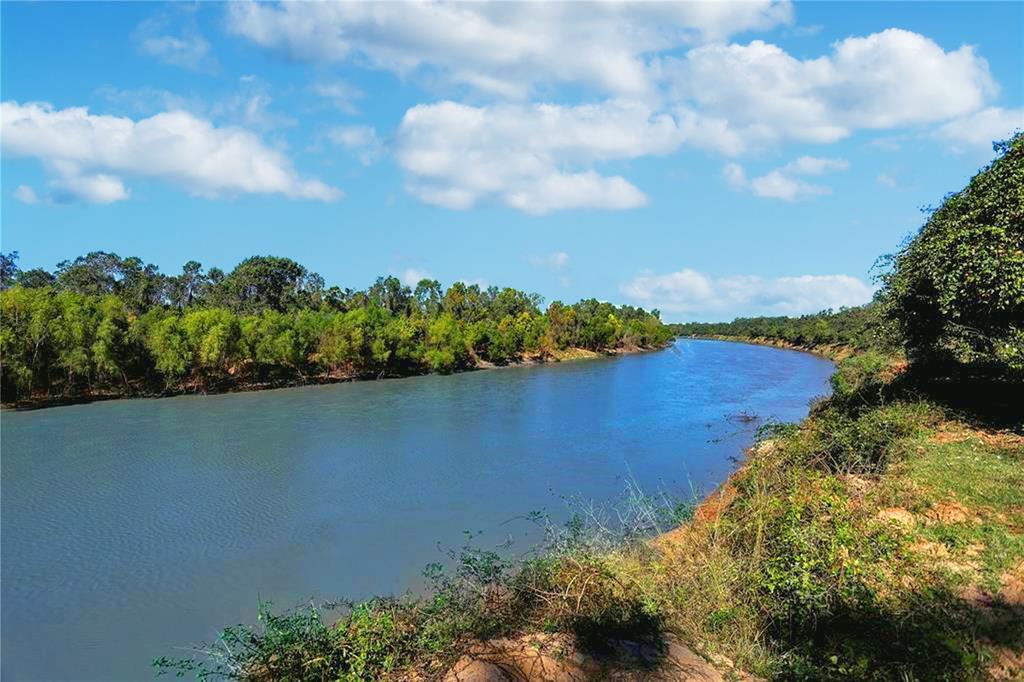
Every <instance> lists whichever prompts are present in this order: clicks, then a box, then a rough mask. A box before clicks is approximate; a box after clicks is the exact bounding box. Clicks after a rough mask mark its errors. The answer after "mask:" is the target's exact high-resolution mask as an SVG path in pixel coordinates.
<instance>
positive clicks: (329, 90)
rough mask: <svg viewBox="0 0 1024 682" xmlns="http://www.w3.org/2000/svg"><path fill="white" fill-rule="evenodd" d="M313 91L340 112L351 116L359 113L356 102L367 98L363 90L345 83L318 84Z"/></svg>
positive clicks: (313, 87)
mask: <svg viewBox="0 0 1024 682" xmlns="http://www.w3.org/2000/svg"><path fill="white" fill-rule="evenodd" d="M311 90H312V91H313V93H314V94H316V95H319V96H320V97H323V98H325V99H328V100H330V101H331V104H333V105H334V107H335V108H336V109H337V110H338V111H341V112H342V113H345V114H349V115H353V114H357V113H359V109H358V108H356V105H355V102H356V100H360V99H362V98H363V97H364V96H365V94H364V93H363V91H362V90H360V89H359V88H357V87H355V86H353V85H349V84H348V83H345V82H344V81H333V82H330V83H316V84H314V85H313V86H312V87H311Z"/></svg>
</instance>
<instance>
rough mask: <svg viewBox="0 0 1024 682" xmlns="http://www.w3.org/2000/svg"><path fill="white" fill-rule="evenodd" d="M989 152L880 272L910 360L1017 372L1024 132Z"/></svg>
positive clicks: (1023, 265)
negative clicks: (990, 366) (981, 166)
mask: <svg viewBox="0 0 1024 682" xmlns="http://www.w3.org/2000/svg"><path fill="white" fill-rule="evenodd" d="M996 151H997V157H996V159H995V160H994V161H993V162H992V163H991V164H990V165H989V166H987V167H986V168H984V169H983V170H981V171H980V172H979V173H978V174H977V175H975V176H974V177H973V178H971V180H970V182H969V183H968V185H967V187H966V188H964V189H963V190H961V191H960V192H957V193H956V194H952V195H950V196H948V197H946V199H945V200H944V201H943V202H942V205H941V206H939V208H938V209H936V210H935V211H934V212H933V213H932V214H931V216H930V217H929V218H928V221H927V222H926V223H925V225H924V227H922V228H921V231H920V232H919V233H918V234H917V236H916V237H914V239H912V240H911V241H910V242H909V243H907V244H906V246H905V247H904V248H902V249H901V250H900V251H899V252H898V253H896V254H895V255H894V256H892V257H891V259H890V261H889V265H890V268H889V270H888V271H887V272H886V273H885V274H884V275H883V277H882V280H883V282H884V284H885V288H884V291H883V293H882V301H883V307H884V311H885V314H886V316H887V317H888V319H889V320H891V321H892V322H894V323H895V324H896V325H897V326H898V328H899V330H900V331H901V332H902V337H903V339H904V342H905V345H906V347H907V350H908V353H909V355H910V357H911V358H912V359H915V360H918V361H925V362H933V361H937V362H949V361H954V362H960V363H982V364H994V365H997V366H1001V367H1005V368H1008V369H1010V370H1011V371H1017V372H1021V371H1024V134H1022V133H1018V134H1017V135H1016V136H1015V137H1014V138H1013V139H1012V140H1010V141H1008V142H1004V143H1000V144H998V145H996Z"/></svg>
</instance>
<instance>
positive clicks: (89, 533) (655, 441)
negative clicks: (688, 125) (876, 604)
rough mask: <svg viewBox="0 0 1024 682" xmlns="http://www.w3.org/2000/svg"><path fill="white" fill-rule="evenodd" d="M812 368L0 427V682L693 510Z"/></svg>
mask: <svg viewBox="0 0 1024 682" xmlns="http://www.w3.org/2000/svg"><path fill="white" fill-rule="evenodd" d="M831 372H832V364H831V363H830V362H828V361H826V360H823V359H821V358H818V357H815V356H812V355H808V354H806V353H799V352H795V351H788V350H779V349H774V348H765V347H760V346H753V345H746V344H737V343H727V342H720V341H704V340H680V341H677V342H676V344H675V346H674V347H673V348H671V349H667V350H662V351H658V352H652V353H643V354H637V355H627V356H623V357H617V358H602V359H596V360H583V361H576V362H567V363H561V364H554V365H545V366H535V367H514V368H505V369H497V370H492V371H481V372H470V373H465V374H460V375H456V376H426V377H415V378H409V379H400V380H388V381H378V382H363V383H351V384H338V385H332V386H313V387H305V388H292V389H281V390H273V391H262V392H253V393H238V394H228V395H216V396H182V397H176V398H165V399H144V400H122V401H111V402H103V403H93V404H88V405H75V406H67V407H55V408H50V409H45V410H38V411H27V412H9V411H5V412H4V413H3V414H2V416H0V451H2V455H0V482H2V495H0V506H2V508H0V524H2V528H0V530H2V553H0V563H2V581H3V584H2V621H3V622H2V642H0V645H2V652H0V654H2V658H0V660H2V672H3V677H4V679H5V680H34V679H46V680H52V679H73V680H83V679H95V680H119V679H125V680H137V679H149V678H151V677H152V676H153V671H152V669H151V668H150V667H149V665H150V661H151V660H152V659H153V657H155V656H160V655H172V656H173V655H176V654H177V655H182V654H184V653H185V652H183V651H181V650H180V649H178V647H182V646H187V645H189V644H190V643H193V642H197V641H204V640H210V639H212V638H213V637H214V636H215V635H216V633H217V632H218V630H219V628H220V627H221V626H224V625H229V624H233V623H239V622H252V621H253V619H254V617H255V613H256V607H257V601H258V600H259V599H263V600H270V601H272V602H273V603H274V604H275V606H277V607H282V608H285V607H290V606H294V605H295V604H297V603H299V602H301V601H303V600H308V599H309V598H310V597H316V598H327V597H334V596H348V597H353V598H360V597H365V596H368V595H371V594H389V593H401V592H404V591H406V590H409V589H415V588H416V587H417V586H418V585H419V584H420V582H419V575H420V572H421V570H422V569H423V567H424V566H425V565H426V564H427V563H430V562H434V561H443V560H444V558H445V556H446V555H445V550H446V549H447V548H453V547H458V546H460V545H461V544H462V543H463V540H464V533H463V532H464V531H471V532H474V533H475V532H482V535H481V536H480V537H479V538H477V540H476V542H477V543H478V545H479V546H482V547H494V546H497V545H498V544H507V543H509V542H510V543H511V544H510V546H509V547H508V548H507V549H506V550H505V551H509V552H515V553H521V552H523V551H526V550H527V549H528V547H529V544H530V542H531V539H532V537H533V536H530V535H528V534H526V533H527V530H526V529H527V527H528V524H526V523H525V522H520V521H515V520H514V519H516V518H517V517H521V516H522V515H524V514H526V513H528V512H531V511H544V512H546V513H547V514H549V515H550V516H551V517H553V518H554V519H556V520H561V519H564V518H566V516H567V514H568V509H567V504H566V500H565V498H567V497H574V496H579V497H581V498H583V499H590V500H595V501H598V502H604V501H608V500H612V499H614V498H615V497H616V496H618V495H619V494H620V493H621V491H622V490H623V488H624V485H625V481H626V479H627V478H632V479H633V480H635V481H636V482H637V483H638V484H639V485H640V486H641V487H643V488H644V489H645V490H647V491H650V492H656V491H659V490H665V491H669V492H675V493H679V494H684V495H685V494H688V493H689V491H690V490H691V489H693V490H697V491H704V492H709V491H710V490H712V489H713V488H714V486H716V485H717V484H718V483H720V482H721V481H722V480H723V479H724V478H725V477H726V476H728V474H729V473H730V471H731V470H732V469H733V468H734V467H735V458H736V457H737V456H739V455H740V454H741V452H742V449H743V448H744V447H746V446H748V445H749V444H750V442H751V439H752V438H753V433H754V430H755V429H756V427H757V424H758V423H759V422H749V421H746V420H744V419H738V418H736V417H737V415H740V414H742V413H745V414H748V415H755V414H756V415H757V416H758V417H759V418H760V419H761V420H763V419H765V418H768V417H772V418H776V419H780V420H784V421H794V420H798V419H800V418H802V417H803V416H804V415H805V414H806V413H807V409H808V402H809V401H810V400H811V399H812V398H813V397H814V396H817V395H821V394H823V393H825V392H826V391H827V390H828V376H829V374H830V373H831Z"/></svg>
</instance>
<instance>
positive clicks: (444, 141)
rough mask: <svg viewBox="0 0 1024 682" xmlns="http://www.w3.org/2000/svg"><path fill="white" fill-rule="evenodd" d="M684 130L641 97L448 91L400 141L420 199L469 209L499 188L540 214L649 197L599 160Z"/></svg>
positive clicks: (498, 195) (641, 152)
mask: <svg viewBox="0 0 1024 682" xmlns="http://www.w3.org/2000/svg"><path fill="white" fill-rule="evenodd" d="M682 140H683V133H682V131H681V130H680V129H679V127H678V126H677V124H676V121H675V120H674V119H673V118H672V117H671V116H669V115H667V114H657V113H655V112H652V111H651V110H650V109H649V108H648V107H646V106H645V105H642V104H639V103H636V102H625V101H618V100H615V101H607V102H603V103H601V104H596V105H580V106H574V107H570V106H557V105H549V104H537V105H529V106H527V105H508V104H506V105H491V106H483V107H472V106H467V105H463V104H458V103H456V102H448V101H446V102H440V103H437V104H429V105H419V106H416V107H413V108H412V109H409V110H408V111H407V112H406V114H405V117H404V118H403V119H402V124H401V126H400V127H399V131H398V137H397V143H396V147H397V157H398V162H399V164H400V165H401V166H402V168H403V169H405V170H406V171H407V172H408V173H409V175H410V181H409V183H408V188H409V190H410V191H411V192H412V193H413V194H415V195H416V196H417V197H419V198H420V199H422V200H423V201H426V202H428V203H433V204H437V205H440V206H446V207H448V208H456V209H464V208H469V207H471V206H473V205H474V204H475V203H476V202H477V201H478V200H480V199H484V198H493V199H497V200H498V201H500V202H502V203H504V204H505V205H507V206H511V207H513V208H517V209H519V210H522V211H525V212H527V213H533V214H542V213H547V212H550V211H555V210H560V209H570V208H603V209H624V208H634V207H637V206H643V205H644V204H646V203H647V197H646V196H645V195H644V194H643V193H642V192H641V191H640V190H639V189H637V188H636V187H635V186H633V185H632V184H631V183H629V182H628V181H627V180H625V179H624V178H622V177H619V176H604V175H600V174H598V173H597V172H596V171H595V170H594V169H593V168H592V166H593V165H594V164H596V163H598V162H602V161H613V160H621V159H632V158H636V157H640V156H645V155H651V154H666V153H669V152H671V151H673V150H675V149H676V148H678V146H679V145H680V144H681V143H682Z"/></svg>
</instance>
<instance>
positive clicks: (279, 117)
mask: <svg viewBox="0 0 1024 682" xmlns="http://www.w3.org/2000/svg"><path fill="white" fill-rule="evenodd" d="M273 101H274V98H273V97H271V96H270V89H269V87H268V86H267V84H266V83H265V82H264V81H263V79H261V78H258V77H256V76H242V77H241V78H240V79H239V89H238V91H237V92H235V93H233V94H232V95H230V96H228V97H226V98H224V99H222V100H221V101H219V102H217V103H215V104H214V105H213V106H212V107H210V115H211V116H212V117H213V118H215V119H217V120H222V121H228V122H231V123H234V124H236V125H241V126H245V127H246V128H253V129H255V130H261V131H268V130H274V129H275V128H290V127H292V126H295V125H298V121H296V120H295V119H294V118H292V117H290V116H286V115H285V114H281V113H278V112H276V111H271V109H270V105H271V104H272V103H273Z"/></svg>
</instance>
